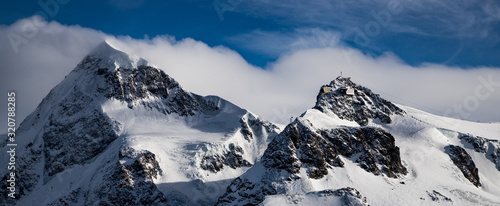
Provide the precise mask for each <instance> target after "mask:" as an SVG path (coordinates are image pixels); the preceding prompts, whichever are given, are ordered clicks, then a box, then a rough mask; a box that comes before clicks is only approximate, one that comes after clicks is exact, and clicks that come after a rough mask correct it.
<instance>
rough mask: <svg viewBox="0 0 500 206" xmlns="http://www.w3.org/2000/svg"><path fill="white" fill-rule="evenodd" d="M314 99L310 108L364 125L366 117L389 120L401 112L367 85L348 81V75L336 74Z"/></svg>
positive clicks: (367, 118)
mask: <svg viewBox="0 0 500 206" xmlns="http://www.w3.org/2000/svg"><path fill="white" fill-rule="evenodd" d="M316 98H317V101H316V105H315V107H314V109H317V110H319V111H321V112H323V113H325V114H329V115H336V116H338V117H339V118H341V119H345V120H350V121H355V122H357V123H358V124H359V125H361V126H364V125H367V124H368V121H369V119H378V120H379V121H381V122H383V123H386V124H387V123H391V121H392V120H391V117H390V115H393V114H397V115H403V114H404V113H405V112H404V111H403V110H402V109H401V108H399V107H398V106H396V105H394V104H393V103H391V102H389V101H387V100H385V99H383V98H381V97H380V95H378V94H375V93H373V92H372V91H371V90H370V89H369V88H366V87H364V86H361V85H358V84H356V83H354V82H352V81H351V78H350V77H341V76H339V77H337V78H336V79H334V80H333V81H331V82H330V83H329V84H327V85H323V86H322V87H321V89H320V91H319V93H318V96H317V97H316Z"/></svg>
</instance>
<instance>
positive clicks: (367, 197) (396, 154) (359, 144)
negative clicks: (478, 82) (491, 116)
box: [218, 77, 500, 205]
mask: <svg viewBox="0 0 500 206" xmlns="http://www.w3.org/2000/svg"><path fill="white" fill-rule="evenodd" d="M346 86H347V87H346ZM325 87H327V88H325ZM348 88H354V90H355V91H354V95H349V94H347V92H346V89H348ZM360 125H361V126H360ZM366 125H369V126H366ZM499 139H500V124H498V123H496V124H487V123H475V122H467V121H462V120H455V119H451V118H445V117H439V116H436V115H431V114H428V113H425V112H422V111H419V110H416V109H412V108H409V107H405V106H401V105H399V106H398V105H395V104H392V103H391V102H389V101H387V100H384V99H382V98H380V97H379V95H377V94H374V93H373V92H371V91H370V90H369V89H368V88H365V87H362V86H360V85H357V84H355V83H353V82H352V81H350V79H348V78H341V77H339V78H337V79H335V80H333V81H332V82H331V83H330V84H328V85H325V86H323V87H322V88H321V90H320V93H319V94H318V98H317V103H316V106H315V107H314V108H313V109H310V110H307V111H306V112H305V113H304V114H302V115H301V116H300V117H298V118H297V119H296V120H295V121H294V122H292V123H291V124H289V125H287V127H286V128H285V129H284V130H283V132H281V133H280V134H279V135H278V136H277V137H275V138H274V140H273V141H272V142H271V143H270V144H269V146H268V148H267V150H266V152H265V153H264V156H263V157H262V160H261V161H260V162H259V163H257V164H256V165H255V166H253V167H252V169H250V170H248V171H247V172H246V173H245V174H243V175H242V176H240V177H238V178H237V179H235V180H234V181H233V182H232V183H231V185H230V186H229V187H228V188H227V192H226V194H224V195H223V196H221V197H220V198H219V201H218V205H245V204H251V205H256V204H262V205H276V204H278V205H296V204H298V205H368V204H369V205H436V204H443V205H500V187H499V185H500V168H498V164H499V157H500V144H499Z"/></svg>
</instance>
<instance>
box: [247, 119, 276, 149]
mask: <svg viewBox="0 0 500 206" xmlns="http://www.w3.org/2000/svg"><path fill="white" fill-rule="evenodd" d="M240 124H241V134H242V135H243V137H244V138H245V140H247V141H248V142H250V141H252V139H254V137H255V136H261V135H262V133H263V132H264V131H265V132H267V133H268V134H272V133H274V134H276V132H275V131H278V130H279V128H278V126H276V125H275V124H273V123H271V122H269V121H266V120H263V119H262V118H260V117H255V116H254V115H252V114H248V115H245V116H244V117H242V118H241V119H240ZM263 130H264V131H263Z"/></svg>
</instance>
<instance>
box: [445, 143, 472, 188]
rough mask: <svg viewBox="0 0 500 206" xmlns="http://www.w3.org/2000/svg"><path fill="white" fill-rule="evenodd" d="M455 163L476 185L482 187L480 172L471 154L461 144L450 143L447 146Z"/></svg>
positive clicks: (447, 150)
mask: <svg viewBox="0 0 500 206" xmlns="http://www.w3.org/2000/svg"><path fill="white" fill-rule="evenodd" d="M445 149H446V152H447V153H448V155H450V158H451V160H452V161H453V163H454V164H455V165H456V166H457V167H458V169H460V171H462V173H463V175H464V176H465V178H467V179H468V180H469V181H470V182H471V183H472V184H473V185H474V186H476V187H480V186H481V182H480V181H479V172H478V169H477V167H476V165H475V164H474V161H473V160H472V158H471V157H470V155H469V154H468V153H467V152H466V151H465V150H464V148H462V147H460V146H454V145H449V146H447V147H445Z"/></svg>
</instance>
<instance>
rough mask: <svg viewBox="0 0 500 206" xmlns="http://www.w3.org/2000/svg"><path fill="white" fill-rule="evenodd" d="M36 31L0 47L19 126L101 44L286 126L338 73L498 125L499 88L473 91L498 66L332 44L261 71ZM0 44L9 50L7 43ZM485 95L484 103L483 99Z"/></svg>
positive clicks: (226, 57) (4, 84)
mask: <svg viewBox="0 0 500 206" xmlns="http://www.w3.org/2000/svg"><path fill="white" fill-rule="evenodd" d="M20 26H22V21H19V22H16V23H15V24H13V25H10V26H4V27H0V35H2V36H6V34H8V33H9V32H19V31H20V30H19V28H20ZM38 30H39V31H38V33H37V34H36V35H35V36H34V37H33V38H30V39H29V42H28V43H26V44H22V45H21V46H20V48H19V52H18V53H17V54H16V53H15V52H14V51H13V49H12V47H10V46H3V47H1V48H0V54H1V56H0V62H2V63H1V64H0V65H1V72H2V75H1V77H0V78H1V79H0V80H1V81H0V88H1V89H0V90H1V91H0V92H1V93H2V94H6V93H7V92H8V91H9V90H16V91H17V92H18V102H17V104H18V115H19V116H18V121H20V118H22V117H25V116H26V115H27V114H29V113H30V112H32V111H33V110H34V109H35V108H36V106H37V105H38V104H39V102H40V101H41V99H42V98H43V97H44V96H45V95H46V94H47V93H48V92H49V90H50V89H51V88H52V87H54V86H55V85H56V84H57V83H58V82H60V81H61V80H62V79H63V78H64V76H65V75H67V74H68V73H69V72H70V71H71V70H72V69H73V68H74V67H75V66H76V64H77V63H78V62H79V61H80V60H81V59H82V58H83V57H84V56H85V54H86V53H87V52H89V51H90V50H91V49H92V48H93V47H94V46H96V45H97V44H98V43H100V42H101V41H102V40H103V39H108V40H110V41H111V42H112V44H114V45H115V46H117V47H118V48H120V49H122V50H125V51H126V52H129V53H132V54H135V55H138V56H141V57H143V58H145V59H147V60H148V61H149V62H151V63H152V64H154V65H157V66H158V67H160V68H162V69H163V70H164V71H166V73H168V74H169V75H171V76H172V77H173V78H175V79H176V80H177V81H179V82H180V84H181V85H182V86H183V87H184V88H185V89H187V90H189V91H192V92H195V93H198V94H201V95H218V96H221V97H223V98H225V99H227V100H229V101H231V102H233V103H235V104H237V105H239V106H241V107H243V108H246V109H249V110H251V111H253V112H255V113H257V114H259V115H261V116H263V117H264V118H266V119H268V120H271V121H278V122H281V123H286V122H287V121H288V120H289V118H290V116H291V115H293V116H297V115H299V114H300V113H302V112H303V111H304V110H305V109H307V108H310V107H312V106H313V104H314V102H315V99H316V94H317V92H318V90H319V87H320V86H321V85H323V84H327V83H328V82H330V81H331V80H332V79H334V78H335V77H337V76H338V75H339V74H340V71H343V72H344V74H345V75H348V76H351V77H352V79H353V81H355V82H357V83H359V84H362V85H365V86H367V87H369V88H372V89H373V90H374V91H375V92H377V93H380V94H381V95H382V97H384V98H387V99H389V100H393V101H394V102H396V103H402V104H407V105H409V106H414V107H417V108H420V109H423V110H426V111H429V112H432V113H437V114H443V113H445V112H446V111H447V110H448V109H449V108H453V105H454V104H459V105H460V104H462V105H463V104H464V101H465V104H466V107H470V108H472V106H474V107H475V106H476V105H472V106H471V105H467V104H471V103H475V102H474V101H473V100H474V98H476V99H477V100H478V101H477V102H478V105H477V108H473V109H472V110H465V112H467V113H470V115H462V117H463V118H467V119H472V120H482V121H500V110H499V109H498V108H497V107H498V105H497V104H498V102H500V91H499V90H500V87H498V86H494V87H491V88H490V89H491V91H490V90H488V88H482V89H480V95H481V98H478V95H477V92H476V88H477V87H478V86H479V85H482V83H481V81H480V80H479V78H483V79H486V80H488V78H492V80H493V81H494V82H500V68H476V69H467V70H464V69H461V68H454V67H447V66H443V65H436V64H427V65H423V66H420V67H412V66H408V65H406V64H404V63H402V61H400V60H399V59H398V58H397V57H395V56H394V55H391V54H386V55H383V56H381V57H377V58H373V57H370V56H366V55H364V54H362V53H361V52H359V51H357V50H354V49H349V48H342V47H338V46H333V47H329V48H314V49H303V50H298V51H295V52H293V53H289V54H286V55H283V56H281V57H280V58H279V59H278V60H277V61H276V62H274V63H273V64H271V65H269V66H268V68H266V70H263V69H261V68H258V67H255V66H252V65H250V64H248V63H247V62H246V61H245V60H244V59H243V58H242V57H241V56H240V55H239V54H238V53H236V52H235V51H233V50H231V49H228V48H225V47H221V46H219V47H209V46H207V45H206V44H205V43H203V42H200V41H196V40H193V39H189V38H188V39H182V40H175V39H174V38H173V37H170V36H159V37H155V38H153V39H147V40H137V39H132V38H130V37H113V36H110V35H106V34H104V33H102V32H100V31H96V30H92V29H87V28H81V27H79V26H65V25H61V24H59V23H57V22H51V23H45V24H43V26H41V27H39V28H38ZM312 33H314V32H312ZM315 38H316V37H315ZM315 38H310V39H315ZM317 38H318V39H319V38H321V36H319V37H317ZM0 41H1V42H0V43H1V44H2V45H10V43H9V41H8V39H6V38H2V39H1V40H0ZM497 84H498V83H497ZM485 93H487V94H488V97H487V98H483V97H484V96H485ZM2 104H5V102H4V103H2ZM3 107H4V108H5V107H6V105H4V106H3ZM453 114H457V113H453ZM453 114H452V115H453ZM0 116H6V113H5V110H1V112H0ZM2 121H4V120H2ZM4 123H5V122H4ZM2 125H6V124H2Z"/></svg>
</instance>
